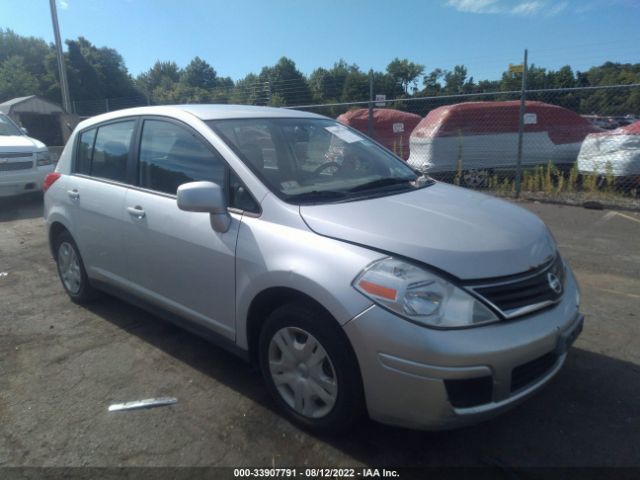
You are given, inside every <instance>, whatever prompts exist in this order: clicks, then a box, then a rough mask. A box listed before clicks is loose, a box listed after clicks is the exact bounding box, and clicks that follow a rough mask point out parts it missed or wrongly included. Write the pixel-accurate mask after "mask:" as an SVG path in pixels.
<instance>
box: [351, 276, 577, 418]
mask: <svg viewBox="0 0 640 480" xmlns="http://www.w3.org/2000/svg"><path fill="white" fill-rule="evenodd" d="M576 293H577V286H576V283H575V279H574V276H573V273H572V272H571V269H569V268H567V278H566V281H565V292H564V295H563V298H562V301H561V302H560V303H559V304H557V305H555V306H554V307H553V308H550V309H546V310H543V311H540V312H536V313H533V314H530V315H527V316H526V317H522V318H519V319H514V320H510V321H505V322H501V323H496V324H492V325H487V326H483V327H475V328H468V329H459V330H435V329H429V328H426V327H421V326H419V325H416V324H413V323H411V322H408V321H406V320H404V319H402V318H400V317H398V316H396V315H394V314H392V313H390V312H388V311H387V310H384V309H382V308H380V307H377V306H373V307H370V308H369V309H367V310H366V311H364V312H363V313H361V314H360V315H358V316H357V317H356V318H354V319H353V320H351V321H350V322H348V323H347V324H346V325H345V326H344V329H345V332H346V334H347V336H348V337H349V339H350V341H351V344H352V345H353V348H354V350H355V353H356V356H357V358H358V362H359V365H360V371H361V374H362V379H363V384H364V390H365V398H366V402H367V409H368V412H369V415H370V417H371V418H373V419H374V420H377V421H379V422H381V423H386V424H390V425H398V426H404V427H410V428H420V429H428V430H438V429H446V428H453V427H457V426H462V425H467V424H472V423H477V422H479V421H481V420H484V419H486V418H490V417H492V416H495V415H497V414H498V413H500V412H503V411H505V410H507V409H508V408H510V407H512V406H514V405H516V404H517V403H518V402H520V401H522V400H524V399H525V398H527V397H529V396H530V395H532V394H533V393H534V392H536V391H537V390H538V389H540V388H541V387H542V386H543V385H544V384H546V383H547V382H548V381H549V380H550V379H551V378H552V377H553V376H554V375H555V374H556V373H557V372H558V371H559V370H560V368H561V367H562V365H563V363H564V361H565V358H566V355H567V348H568V347H569V346H570V344H571V343H572V342H573V341H574V340H575V338H576V337H577V335H579V333H580V331H581V328H582V320H583V316H582V315H581V314H580V312H579V311H578V306H577V305H576V298H577V295H576Z"/></svg>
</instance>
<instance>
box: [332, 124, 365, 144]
mask: <svg viewBox="0 0 640 480" xmlns="http://www.w3.org/2000/svg"><path fill="white" fill-rule="evenodd" d="M324 128H325V130H327V131H328V132H331V133H332V134H334V135H335V136H336V137H338V138H339V139H340V140H342V141H343V142H347V143H354V142H361V141H362V140H363V139H362V138H361V137H359V136H358V135H356V134H355V133H353V132H351V131H350V130H349V129H347V128H344V127H341V126H340V125H333V126H331V127H324Z"/></svg>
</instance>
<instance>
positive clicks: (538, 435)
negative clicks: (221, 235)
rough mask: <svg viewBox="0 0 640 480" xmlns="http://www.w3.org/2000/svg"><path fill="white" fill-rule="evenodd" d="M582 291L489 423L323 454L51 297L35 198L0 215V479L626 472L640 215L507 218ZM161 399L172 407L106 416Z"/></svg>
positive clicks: (162, 353) (109, 325)
mask: <svg viewBox="0 0 640 480" xmlns="http://www.w3.org/2000/svg"><path fill="white" fill-rule="evenodd" d="M523 205H524V206H525V207H526V208H528V209H530V210H532V211H534V212H535V213H537V214H538V215H540V216H541V217H542V219H543V220H544V221H546V222H547V224H548V225H549V226H550V228H551V230H552V231H553V233H554V235H555V237H556V239H557V240H558V243H559V245H560V249H561V251H562V253H563V254H564V256H565V257H566V259H567V260H568V261H569V263H570V264H571V265H572V266H573V267H574V269H575V272H576V274H577V277H578V279H579V281H580V283H581V286H582V298H583V311H584V313H585V314H586V316H587V319H586V324H585V330H584V333H583V334H582V336H581V337H580V338H579V339H578V341H577V343H576V345H575V347H574V348H573V350H572V351H571V352H570V355H569V358H568V361H567V363H566V365H565V367H564V368H563V370H562V371H561V372H560V374H559V375H558V376H557V377H556V378H555V379H554V380H553V381H552V382H551V383H550V384H549V385H548V386H547V387H546V388H545V389H544V390H543V391H542V392H540V393H539V394H538V395H537V396H535V397H534V398H532V399H531V400H529V401H528V402H526V403H524V404H523V405H521V406H519V407H517V408H516V409H514V410H512V411H510V412H509V413H507V414H505V415H503V416H501V417H499V418H497V419H495V420H492V421H490V422H487V423H484V424H481V425H478V426H474V427H471V428H465V429H461V430H456V431H450V432H439V433H426V432H415V431H408V430H402V429H395V428H389V427H385V426H382V425H378V424H375V423H373V422H371V421H365V422H363V423H362V424H361V425H359V426H358V428H357V429H356V430H355V431H354V432H353V433H352V434H350V435H349V436H347V437H345V438H342V439H339V440H336V439H324V438H316V437H313V436H310V435H308V434H306V433H304V432H302V431H300V430H298V429H297V428H295V427H293V426H292V425H290V424H289V423H288V422H287V421H285V420H283V419H282V418H281V417H280V416H279V415H278V414H277V413H276V412H274V411H273V407H272V404H271V401H270V399H269V397H268V396H267V392H266V390H265V389H264V388H263V386H262V383H261V381H260V377H259V375H258V374H257V373H256V372H255V371H252V370H250V369H249V368H248V367H247V366H246V365H245V364H243V363H242V362H241V361H240V360H238V359H236V358H235V357H233V356H231V355H230V354H227V353H225V352H223V351H221V350H219V349H217V348H215V347H213V346H211V345H209V344H207V343H206V342H205V341H203V340H201V339H199V338H197V337H195V336H193V335H191V334H189V333H186V332H183V331H181V330H180V329H178V328H176V327H174V326H171V325H169V324H166V323H164V322H162V321H160V320H159V319H157V318H155V317H153V316H151V315H149V314H147V313H145V312H143V311H141V310H138V309H137V308H135V307H132V306H129V305H127V304H125V303H122V302H120V301H118V300H115V299H112V298H109V297H107V298H106V299H104V300H102V301H100V302H98V303H96V304H94V305H92V306H91V307H90V308H83V307H79V306H75V305H74V304H72V303H71V302H70V301H69V300H68V299H67V297H66V296H65V295H64V293H63V290H62V287H61V285H60V283H59V281H58V278H57V276H56V273H55V269H54V264H53V261H52V260H51V258H50V256H49V252H48V249H47V245H46V240H45V234H44V222H43V220H42V218H41V217H42V206H41V201H40V199H38V198H32V199H22V200H20V201H12V202H7V201H3V202H2V203H0V272H7V274H6V275H2V274H0V465H2V466H84V465H91V466H116V465H122V466H133V465H181V466H205V465H206V466H209V465H225V466H240V465H251V466H271V465H277V466H282V465H297V466H303V465H314V466H347V465H350V466H356V465H378V466H418V465H435V466H439V465H468V466H476V465H497V466H502V467H504V466H506V467H508V466H541V465H545V466H569V465H570V466H622V465H625V466H640V453H639V452H640V215H638V214H637V213H629V212H620V213H615V212H610V211H606V210H602V211H593V210H585V209H582V208H578V207H562V206H556V205H543V204H531V203H528V204H523ZM161 395H169V396H175V397H177V398H178V403H177V404H176V405H174V406H170V407H163V408H157V409H152V410H139V411H131V412H120V413H109V412H107V406H108V405H109V404H110V403H111V402H114V401H126V400H133V399H140V398H147V397H153V396H161Z"/></svg>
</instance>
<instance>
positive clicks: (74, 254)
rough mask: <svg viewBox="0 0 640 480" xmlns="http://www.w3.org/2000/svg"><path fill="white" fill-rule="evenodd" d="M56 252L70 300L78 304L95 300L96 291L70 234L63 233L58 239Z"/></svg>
mask: <svg viewBox="0 0 640 480" xmlns="http://www.w3.org/2000/svg"><path fill="white" fill-rule="evenodd" d="M54 252H55V256H56V266H57V267H58V275H59V276H60V281H61V282H62V286H63V287H64V290H65V292H67V295H69V298H71V300H73V301H74V302H76V303H86V302H89V301H91V300H93V299H94V298H95V297H96V291H95V290H94V289H93V287H92V286H91V285H90V284H89V279H88V277H87V272H86V271H85V269H84V264H83V263H82V257H80V252H79V251H78V247H77V245H76V242H75V241H74V240H73V238H72V237H71V235H70V234H69V232H67V231H63V232H61V233H60V234H59V235H58V236H57V237H56V239H55V244H54Z"/></svg>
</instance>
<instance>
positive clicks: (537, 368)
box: [511, 353, 558, 393]
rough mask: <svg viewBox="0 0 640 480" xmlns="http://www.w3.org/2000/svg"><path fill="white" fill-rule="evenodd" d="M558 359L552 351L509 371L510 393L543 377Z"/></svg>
mask: <svg viewBox="0 0 640 480" xmlns="http://www.w3.org/2000/svg"><path fill="white" fill-rule="evenodd" d="M557 361H558V356H557V355H556V354H554V353H547V354H546V355H543V356H541V357H538V358H536V359H535V360H531V361H530V362H527V363H525V364H522V365H520V366H519V367H516V368H514V369H513V370H512V371H511V393H513V392H516V391H518V390H520V389H522V388H524V387H526V386H527V385H530V384H531V383H533V382H535V381H536V380H538V379H540V378H542V377H544V375H545V374H546V373H548V372H549V370H551V369H552V368H553V366H554V365H555V364H556V362H557Z"/></svg>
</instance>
